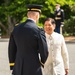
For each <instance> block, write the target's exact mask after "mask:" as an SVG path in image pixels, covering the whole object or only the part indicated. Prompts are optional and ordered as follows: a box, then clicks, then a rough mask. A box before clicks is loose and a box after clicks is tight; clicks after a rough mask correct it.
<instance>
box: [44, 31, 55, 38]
mask: <svg viewBox="0 0 75 75" xmlns="http://www.w3.org/2000/svg"><path fill="white" fill-rule="evenodd" d="M45 35H46V38H49V37H50V36H51V37H52V38H54V37H55V36H56V32H53V33H52V34H51V35H49V34H47V33H45Z"/></svg>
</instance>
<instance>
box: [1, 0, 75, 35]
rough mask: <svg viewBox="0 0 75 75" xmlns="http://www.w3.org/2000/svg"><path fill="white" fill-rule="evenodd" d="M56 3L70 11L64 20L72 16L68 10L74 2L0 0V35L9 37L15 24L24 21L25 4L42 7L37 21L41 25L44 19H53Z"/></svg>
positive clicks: (70, 0)
mask: <svg viewBox="0 0 75 75" xmlns="http://www.w3.org/2000/svg"><path fill="white" fill-rule="evenodd" d="M56 3H60V5H61V7H62V8H63V9H64V10H65V11H66V12H67V11H70V12H68V15H67V16H66V19H67V17H68V18H69V17H70V16H71V15H73V14H74V13H72V10H71V8H70V6H71V5H72V4H75V2H74V0H62V1H61V0H0V17H1V18H0V27H1V28H2V34H4V33H5V34H7V35H10V33H11V32H12V30H13V28H14V26H15V25H16V24H18V23H20V22H23V21H25V20H26V18H27V17H26V13H27V8H26V5H27V4H41V5H43V8H42V14H41V18H40V20H39V24H40V25H43V24H42V23H43V20H44V18H46V17H53V13H54V9H55V4H56ZM68 9H69V10H68ZM66 14H67V13H66Z"/></svg>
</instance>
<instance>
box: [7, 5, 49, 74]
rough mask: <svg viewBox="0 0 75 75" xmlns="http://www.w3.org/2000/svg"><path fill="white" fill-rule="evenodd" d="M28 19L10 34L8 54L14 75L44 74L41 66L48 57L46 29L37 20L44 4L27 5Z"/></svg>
mask: <svg viewBox="0 0 75 75" xmlns="http://www.w3.org/2000/svg"><path fill="white" fill-rule="evenodd" d="M27 7H28V13H27V17H28V19H27V20H26V21H25V22H24V23H21V24H19V25H17V26H15V27H14V30H13V32H12V33H11V36H10V41H9V47H8V54H9V63H10V69H11V70H12V74H13V75H42V72H41V66H43V67H44V63H45V61H46V59H47V57H48V50H47V43H46V38H45V34H44V31H43V30H42V31H41V30H40V29H39V28H38V27H37V25H36V22H38V20H39V16H40V13H41V8H42V5H35V4H33V5H27ZM39 54H40V58H39Z"/></svg>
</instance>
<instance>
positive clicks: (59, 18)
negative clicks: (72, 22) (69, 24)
mask: <svg viewBox="0 0 75 75" xmlns="http://www.w3.org/2000/svg"><path fill="white" fill-rule="evenodd" d="M54 19H55V22H56V29H55V31H56V32H58V33H60V26H61V25H62V24H63V23H64V10H63V9H59V10H58V11H55V13H54Z"/></svg>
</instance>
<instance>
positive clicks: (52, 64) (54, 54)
mask: <svg viewBox="0 0 75 75" xmlns="http://www.w3.org/2000/svg"><path fill="white" fill-rule="evenodd" d="M46 40H47V44H48V51H49V56H48V58H47V61H46V63H45V65H44V69H42V71H43V75H65V69H68V68H69V58H68V52H67V48H66V44H65V41H64V38H63V36H62V35H61V34H58V33H56V32H53V33H52V35H48V34H46Z"/></svg>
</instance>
